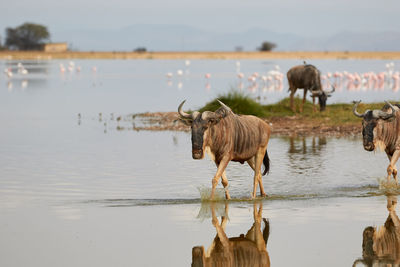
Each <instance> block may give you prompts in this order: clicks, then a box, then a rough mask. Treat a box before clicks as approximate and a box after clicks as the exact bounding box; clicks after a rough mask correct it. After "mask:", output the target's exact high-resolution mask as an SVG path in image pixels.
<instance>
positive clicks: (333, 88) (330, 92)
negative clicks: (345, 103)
mask: <svg viewBox="0 0 400 267" xmlns="http://www.w3.org/2000/svg"><path fill="white" fill-rule="evenodd" d="M331 86H332V90H331V91H329V92H327V91H324V92H325V94H326V95H327V96H330V94H332V93H333V92H335V86H333V85H331Z"/></svg>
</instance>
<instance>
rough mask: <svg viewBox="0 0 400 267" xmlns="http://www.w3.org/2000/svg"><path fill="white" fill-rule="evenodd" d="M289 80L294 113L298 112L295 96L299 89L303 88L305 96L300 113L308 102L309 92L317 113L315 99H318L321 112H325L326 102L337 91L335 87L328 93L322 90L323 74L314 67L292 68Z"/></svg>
mask: <svg viewBox="0 0 400 267" xmlns="http://www.w3.org/2000/svg"><path fill="white" fill-rule="evenodd" d="M287 79H288V82H289V91H290V108H291V109H292V110H293V112H296V108H295V106H294V94H295V93H296V90H297V89H298V88H303V90H304V96H303V102H302V104H301V105H300V112H303V105H304V103H305V102H306V96H307V91H310V92H311V97H312V99H313V109H314V111H315V97H318V103H319V110H320V111H324V110H325V107H326V100H327V99H328V97H330V96H331V93H333V92H334V91H335V87H333V86H332V91H330V92H326V91H324V90H323V88H322V83H321V73H320V71H319V70H318V69H317V68H316V67H315V66H313V65H310V64H304V65H298V66H294V67H292V68H291V69H290V70H289V71H288V72H287Z"/></svg>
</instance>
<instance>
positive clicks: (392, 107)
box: [385, 100, 396, 114]
mask: <svg viewBox="0 0 400 267" xmlns="http://www.w3.org/2000/svg"><path fill="white" fill-rule="evenodd" d="M385 103H386V104H388V105H389V107H390V108H391V109H392V114H395V113H396V109H395V108H394V106H393V105H392V104H390V103H389V101H386V100H385Z"/></svg>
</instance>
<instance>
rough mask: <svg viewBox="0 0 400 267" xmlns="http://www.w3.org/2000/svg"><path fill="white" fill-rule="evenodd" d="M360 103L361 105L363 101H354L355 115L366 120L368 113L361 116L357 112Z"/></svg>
mask: <svg viewBox="0 0 400 267" xmlns="http://www.w3.org/2000/svg"><path fill="white" fill-rule="evenodd" d="M360 103H361V100H360V101H353V104H354V107H353V113H354V115H356V116H357V117H359V118H364V116H365V113H367V111H366V112H364V114H360V113H358V112H357V107H358V104H360Z"/></svg>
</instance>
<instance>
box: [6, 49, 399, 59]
mask: <svg viewBox="0 0 400 267" xmlns="http://www.w3.org/2000/svg"><path fill="white" fill-rule="evenodd" d="M0 59H15V60H23V59H386V60H395V59H400V51H397V52H368V51H366V52H348V51H336V52H335V51H325V52H324V51H321V52H310V51H304V52H303V51H298V52H279V51H277V52H73V51H68V52H40V51H0Z"/></svg>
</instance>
